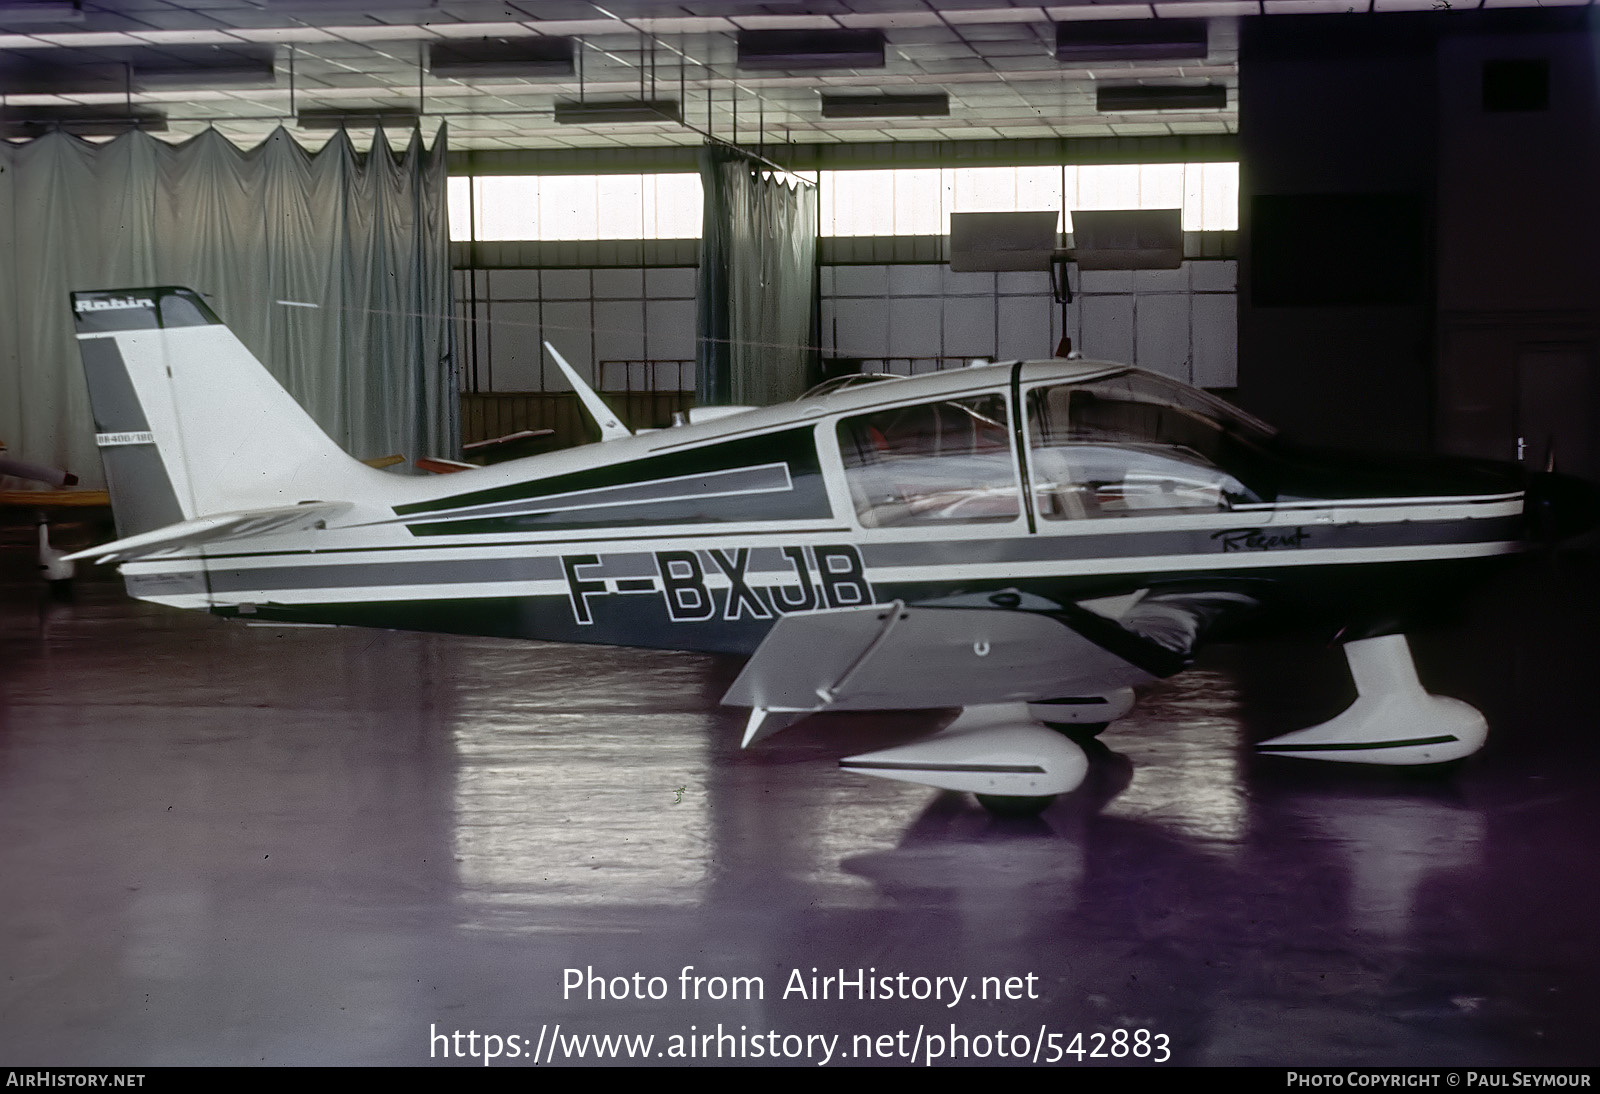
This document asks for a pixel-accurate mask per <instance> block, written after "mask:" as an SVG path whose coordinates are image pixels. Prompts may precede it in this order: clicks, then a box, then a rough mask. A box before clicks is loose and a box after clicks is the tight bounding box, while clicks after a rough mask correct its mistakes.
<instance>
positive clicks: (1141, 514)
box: [123, 361, 1524, 654]
mask: <svg viewBox="0 0 1600 1094" xmlns="http://www.w3.org/2000/svg"><path fill="white" fill-rule="evenodd" d="M1141 376H1142V374H1137V373H1131V372H1130V371H1129V370H1127V369H1125V368H1123V367H1121V366H1115V365H1102V364H1095V363H1089V362H1066V361H1057V362H1031V363H1014V364H1006V365H995V366H989V367H983V368H972V369H964V370H959V371H952V372H945V373H940V374H935V375H930V376H926V377H919V378H915V379H909V380H899V381H893V382H882V383H873V384H867V385H861V386H857V387H851V388H848V389H846V390H841V391H836V392H834V393H831V394H826V395H821V396H817V397H814V398H809V399H803V400H801V401H800V402H798V403H792V404H786V405H783V406H777V407H767V408H761V409H757V410H751V411H748V412H746V413H742V414H735V415H730V416H727V417H723V418H720V419H718V420H716V421H712V422H708V423H705V424H700V425H688V426H680V427H675V428H672V429H666V430H661V431H655V432H647V433H642V434H640V435H637V436H634V437H630V438H625V439H621V440H616V441H610V442H607V443H604V444H597V445H589V446H585V447H581V448H577V449H571V450H567V451H564V452H558V453H552V454H548V455H544V456H536V457H531V458H528V459H523V460H517V461H512V462H509V463H505V464H499V465H495V466H493V467H489V468H485V469H482V470H477V471H472V472H468V473H464V474H460V475H446V476H439V477H433V478H427V479H418V478H400V477H398V476H397V477H394V478H395V484H396V485H395V490H394V497H392V498H389V499H386V501H385V504H384V505H382V506H381V507H380V506H373V505H358V507H357V508H356V510H354V511H353V512H351V513H350V514H349V515H348V516H347V517H346V518H345V519H342V520H339V521H337V522H329V526H328V527H326V528H322V529H317V530H314V531H302V532H294V533H286V534H283V535H279V536H264V537H256V538H254V539H252V540H250V541H249V542H248V544H237V545H230V544H225V543H224V544H215V545H209V546H205V547H199V548H191V549H188V550H185V551H180V552H176V553H173V554H168V555H165V556H159V557H155V558H149V559H144V560H140V561H135V562H129V563H126V564H125V565H124V567H123V572H124V575H125V577H126V580H127V583H128V588H129V590H130V592H131V593H132V594H133V595H135V596H139V597H142V598H145V599H149V600H155V601H159V602H162V603H167V604H172V605H175V606H180V607H189V608H206V609H210V610H213V611H217V612H220V613H223V614H229V615H232V614H243V615H246V616H254V617H256V618H259V619H276V620H284V621H293V622H312V623H336V624H360V625H368V626H385V627H395V628H405V629H418V630H437V631H448V632H463V633H473V634H493V635H504V636H515V637H525V638H538V639H549V640H556V641H565V642H597V643H609V644H619V645H633V646H648V647H666V648H676V649H690V650H704V651H720V652H728V653H746V654H747V653H750V652H751V651H753V650H754V649H755V648H756V647H757V646H758V645H759V644H760V642H761V640H762V638H763V637H764V636H765V634H766V633H767V631H768V630H769V629H770V628H771V626H772V624H773V623H774V622H775V621H776V619H778V618H779V617H781V616H783V615H787V614H792V613H797V612H810V611H818V610H828V609H839V608H849V607H856V606H861V605H866V604H877V603H888V602H890V601H894V600H900V601H904V602H907V603H930V602H941V601H949V602H952V603H970V604H980V603H991V604H994V605H997V606H1021V607H1034V608H1048V607H1050V606H1053V605H1064V604H1070V603H1073V602H1081V601H1084V600H1090V599H1098V598H1108V597H1118V596H1122V595H1125V594H1133V593H1135V592H1137V591H1140V590H1150V589H1181V588H1184V587H1186V586H1188V585H1192V584H1195V583H1201V582H1203V583H1204V586H1205V587H1206V588H1207V589H1213V590H1214V589H1217V588H1219V587H1225V588H1236V589H1239V590H1241V591H1243V592H1245V593H1246V594H1248V595H1249V596H1251V597H1252V598H1253V599H1255V600H1256V601H1258V602H1259V603H1260V605H1261V606H1262V608H1263V609H1264V610H1263V611H1261V612H1258V613H1255V614H1254V616H1253V618H1254V619H1255V620H1256V621H1259V622H1260V623H1263V624H1267V623H1276V622H1281V621H1284V620H1289V619H1292V620H1294V621H1295V622H1296V623H1297V624H1299V625H1310V626H1322V625H1330V626H1333V627H1337V628H1347V629H1353V630H1356V631H1363V630H1365V631H1382V630H1385V629H1391V628H1392V627H1394V626H1395V625H1397V624H1398V622H1399V621H1400V618H1401V617H1403V616H1404V615H1406V614H1408V613H1409V612H1411V611H1413V610H1416V609H1418V608H1420V607H1422V606H1424V605H1425V604H1426V603H1427V601H1428V600H1429V599H1430V597H1432V596H1434V595H1435V594H1436V593H1437V592H1438V591H1439V590H1440V589H1449V588H1455V587H1458V585H1459V583H1460V581H1461V580H1463V579H1466V578H1469V577H1471V576H1472V574H1473V573H1474V572H1475V571H1478V570H1481V569H1483V568H1484V567H1485V566H1486V565H1487V564H1491V563H1493V562H1494V561H1495V560H1498V559H1504V558H1505V557H1506V556H1508V555H1511V554H1513V553H1515V552H1516V551H1518V550H1519V549H1520V547H1521V545H1522V542H1523V539H1524V531H1523V493H1522V486H1521V481H1520V476H1519V475H1518V474H1517V473H1516V471H1515V469H1512V468H1506V469H1497V468H1494V467H1492V466H1489V465H1482V464H1472V463H1468V462H1466V461H1442V460H1435V461H1413V462H1409V463H1408V462H1401V463H1388V464H1384V465H1376V464H1373V463H1371V462H1370V461H1369V462H1367V463H1362V462H1359V461H1353V460H1352V461H1344V462H1342V461H1343V459H1344V458H1342V457H1339V456H1333V455H1326V454H1321V453H1306V452H1302V451H1300V450H1297V449H1294V448H1293V447H1292V446H1288V445H1286V444H1284V443H1283V442H1281V441H1279V440H1278V439H1277V438H1276V437H1273V436H1271V435H1270V432H1260V433H1256V432H1252V431H1251V429H1246V428H1245V427H1244V426H1240V427H1239V429H1238V430H1235V431H1234V432H1233V433H1229V431H1228V429H1224V430H1223V431H1221V432H1219V433H1216V435H1215V436H1213V432H1215V431H1211V432H1205V431H1200V430H1199V427H1198V426H1197V425H1196V421H1197V420H1198V418H1203V417H1204V415H1205V413H1206V409H1207V408H1206V407H1205V406H1204V405H1202V404H1200V403H1198V402H1197V403H1196V404H1195V407H1194V408H1189V407H1178V406H1166V405H1160V406H1155V404H1152V403H1150V402H1149V401H1148V400H1150V399H1152V398H1155V396H1152V395H1150V394H1149V393H1148V392H1145V391H1144V390H1143V389H1139V390H1133V389H1128V390H1124V386H1125V385H1127V384H1128V383H1132V382H1134V381H1138V382H1139V383H1143V382H1144V381H1143V380H1142V379H1140V377H1141ZM1130 377H1131V378H1132V379H1129V378H1130ZM1152 382H1153V381H1152ZM1118 385H1124V386H1118ZM1169 386H1170V387H1171V388H1172V389H1173V390H1177V385H1169ZM1152 390H1156V389H1152ZM1161 390H1164V389H1161ZM1086 393H1087V394H1086ZM1201 398H1203V397H1201ZM1217 405H1218V406H1221V404H1217ZM1152 406H1155V409H1152ZM1219 413H1220V412H1219ZM1052 415H1054V417H1052ZM1240 421H1241V422H1244V423H1246V424H1247V425H1248V424H1249V423H1248V419H1245V418H1244V417H1243V416H1242V415H1241V416H1240ZM1231 428H1232V426H1229V429H1231ZM1145 434H1150V435H1149V436H1146V435H1145ZM1168 434H1171V436H1168ZM1175 455H1176V458H1175ZM1024 484H1027V486H1026V488H1025V487H1024ZM1318 494H1320V496H1317V495H1318ZM307 500H312V499H307Z"/></svg>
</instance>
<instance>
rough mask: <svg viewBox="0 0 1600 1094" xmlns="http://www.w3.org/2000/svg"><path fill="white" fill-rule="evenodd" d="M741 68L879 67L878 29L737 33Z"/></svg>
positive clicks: (881, 40) (879, 38)
mask: <svg viewBox="0 0 1600 1094" xmlns="http://www.w3.org/2000/svg"><path fill="white" fill-rule="evenodd" d="M739 67H740V68H741V69H747V70H748V69H792V68H882V67H883V31H881V30H741V31H740V32H739Z"/></svg>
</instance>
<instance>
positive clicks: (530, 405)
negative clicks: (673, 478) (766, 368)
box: [452, 136, 1237, 440]
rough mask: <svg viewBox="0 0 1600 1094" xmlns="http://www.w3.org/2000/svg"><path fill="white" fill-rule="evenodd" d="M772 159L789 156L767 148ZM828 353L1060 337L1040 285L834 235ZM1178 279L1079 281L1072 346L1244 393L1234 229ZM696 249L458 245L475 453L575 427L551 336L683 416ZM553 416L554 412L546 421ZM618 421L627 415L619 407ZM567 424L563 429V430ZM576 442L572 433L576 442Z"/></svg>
mask: <svg viewBox="0 0 1600 1094" xmlns="http://www.w3.org/2000/svg"><path fill="white" fill-rule="evenodd" d="M692 152H693V150H692V149H688V150H685V149H655V150H641V149H617V150H604V151H602V152H600V154H590V153H588V152H586V153H585V154H584V155H582V156H577V155H564V154H561V153H551V152H530V153H526V154H517V153H481V152H475V153H465V154H462V155H461V156H460V157H459V158H458V159H457V161H456V162H455V163H454V164H453V165H452V170H453V171H455V172H457V173H459V174H467V173H473V174H494V173H519V172H525V173H547V172H548V173H562V172H594V171H603V170H614V171H618V172H623V173H626V172H639V171H652V170H656V171H659V170H673V169H679V170H681V169H683V168H684V167H685V166H686V165H688V164H691V163H692V162H693V160H692ZM771 154H773V155H780V154H779V153H777V152H772V153H771ZM1235 154H1236V153H1235V147H1234V144H1233V142H1232V140H1231V138H1225V139H1220V140H1219V139H1217V138H1216V137H1214V136H1213V137H1207V138H1165V139H1156V138H1127V139H1121V140H1095V141H1076V142H1067V141H998V142H994V141H968V142H945V143H938V142H906V143H903V144H900V145H895V146H877V145H842V146H816V147H812V146H793V147H791V148H789V149H786V150H784V152H783V153H781V158H782V159H783V160H784V162H789V161H791V160H793V161H795V162H796V163H797V165H800V166H808V167H825V168H834V167H847V166H850V165H860V166H865V165H869V164H870V165H872V166H876V167H926V166H950V165H953V164H959V165H965V166H974V165H982V166H992V165H1023V164H1037V163H1052V162H1083V163H1117V162H1168V161H1173V160H1179V161H1196V160H1230V159H1232V158H1233V156H1234V155H1235ZM821 243H822V246H821V248H820V256H821V258H820V271H819V278H818V287H817V291H818V297H819V301H820V305H821V315H820V325H819V340H820V345H821V348H822V353H823V355H824V357H825V358H845V359H852V360H859V361H861V362H862V367H863V368H865V369H866V370H867V371H891V372H904V373H909V372H922V371H928V370H931V369H934V368H938V367H941V366H949V365H952V364H956V363H958V362H964V361H966V360H970V359H971V358H973V357H996V358H1014V357H1043V356H1048V355H1050V354H1051V353H1052V352H1053V351H1054V349H1055V347H1056V344H1057V342H1058V340H1059V338H1060V336H1061V333H1062V331H1061V309H1060V306H1059V305H1058V304H1056V303H1055V302H1054V301H1053V300H1052V297H1051V290H1050V284H1049V279H1048V276H1047V275H1046V274H1043V273H1038V274H1031V273H1002V274H957V273H952V272H951V271H950V270H949V267H948V265H947V263H946V254H945V240H944V238H943V237H938V236H896V237H837V238H832V237H824V239H823V240H822V241H821ZM1185 249H1186V253H1187V254H1188V255H1190V256H1191V257H1190V260H1189V261H1186V262H1185V263H1184V265H1183V267H1182V268H1181V269H1179V270H1162V271H1139V272H1137V273H1134V272H1102V273H1090V274H1088V275H1086V276H1085V277H1080V276H1079V275H1078V274H1077V272H1076V270H1074V271H1073V275H1072V286H1073V290H1074V293H1075V295H1076V296H1077V299H1076V301H1075V302H1074V304H1073V305H1072V307H1071V308H1070V310H1069V316H1068V333H1069V334H1070V335H1071V337H1072V339H1073V344H1074V346H1075V347H1076V348H1077V349H1079V350H1080V351H1082V352H1083V353H1084V354H1085V355H1086V356H1090V357H1102V358H1107V359H1111V360H1118V361H1131V362H1134V363H1137V364H1140V365H1141V366H1143V367H1147V368H1152V369H1154V370H1156V371H1160V372H1163V373H1165V374H1167V375H1170V376H1173V377H1176V378H1178V379H1182V380H1185V381H1188V382H1193V383H1197V384H1200V385H1202V386H1206V387H1211V388H1219V389H1224V390H1227V389H1231V388H1232V387H1233V386H1234V384H1235V382H1236V381H1235V345H1236V334H1235V312H1236V308H1235V303H1234V291H1235V282H1236V280H1237V263H1236V262H1235V261H1234V260H1233V255H1234V252H1235V233H1233V232H1231V231H1227V232H1191V233H1188V235H1187V237H1186V243H1185ZM696 259H697V246H696V243H695V241H693V240H670V239H663V240H595V241H572V242H550V241H521V242H499V243H494V242H487V243H486V242H478V243H470V244H468V243H457V244H456V245H455V265H456V268H457V291H456V298H457V301H458V309H459V312H460V314H461V316H462V318H463V322H462V326H461V330H460V339H459V342H458V344H459V345H460V346H461V347H462V362H461V370H460V371H461V376H462V383H463V432H464V436H465V437H466V439H467V440H473V439H481V437H482V436H492V435H497V434H498V433H504V432H511V431H514V430H516V429H522V428H530V427H535V428H536V427H539V426H540V425H551V426H553V427H555V428H557V429H558V431H559V432H563V433H566V432H569V431H570V430H571V429H574V428H578V429H581V428H582V426H581V419H579V418H577V417H576V416H574V415H571V414H569V408H566V407H564V406H562V405H561V404H560V402H559V400H552V399H551V398H548V397H538V398H536V397H534V396H536V395H541V394H542V393H560V392H565V391H566V390H567V385H566V384H565V382H564V380H563V379H562V378H561V376H560V374H559V372H558V371H557V370H555V369H554V368H553V367H552V366H550V365H549V364H548V363H547V362H544V361H543V360H542V352H541V349H540V342H541V341H542V340H543V339H546V338H548V339H550V340H551V341H552V342H553V343H554V344H556V345H557V347H558V348H560V349H561V350H562V352H563V354H565V355H566V356H567V357H568V359H569V360H571V361H572V362H573V363H574V364H575V365H577V366H578V367H579V368H580V369H583V370H585V371H587V372H589V373H590V374H591V375H595V376H596V378H597V381H598V383H599V386H600V387H601V388H602V389H605V390H608V391H620V392H647V391H655V392H657V393H659V394H660V395H661V396H662V397H660V398H654V399H642V398H641V399H637V400H634V401H633V402H632V403H631V404H630V405H631V406H633V407H634V408H635V411H636V415H635V416H634V417H633V418H632V419H631V420H633V421H634V424H652V423H651V421H646V420H640V419H639V417H638V415H648V416H653V419H654V420H655V421H654V424H661V423H662V421H664V420H665V419H666V418H670V415H671V411H672V410H674V409H677V408H679V407H680V406H682V405H688V397H687V396H684V397H682V398H672V397H667V396H668V395H671V394H673V393H676V392H679V391H684V390H692V388H693V386H694V378H693V371H692V364H691V362H692V359H693V357H694V319H695V309H694V273H695V271H694V264H695V262H696ZM541 416H543V417H541ZM624 416H625V417H626V416H628V415H627V414H626V412H624ZM557 419H559V420H557ZM574 439H576V438H574Z"/></svg>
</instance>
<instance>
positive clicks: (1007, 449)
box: [839, 394, 1020, 528]
mask: <svg viewBox="0 0 1600 1094" xmlns="http://www.w3.org/2000/svg"><path fill="white" fill-rule="evenodd" d="M1009 421H1010V418H1009V416H1008V415H1007V413H1006V401H1005V397H1004V396H1003V395H999V394H993V395H982V396H977V397H975V398H969V399H951V400H946V401H944V402H938V403H924V404H922V405H920V406H909V407H896V408H895V409H893V410H881V411H878V412H877V413H874V414H862V415H859V416H857V417H854V418H846V419H844V420H843V421H841V422H840V423H839V450H840V452H841V453H842V454H843V456H844V466H845V479H846V481H848V482H849V484H850V496H851V497H852V498H853V499H854V501H855V508H856V515H857V517H858V519H859V520H860V522H861V524H862V525H863V526H865V527H868V528H893V527H900V526H903V525H908V524H986V523H1007V522H1010V521H1013V520H1016V519H1017V517H1018V516H1019V515H1020V507H1019V505H1018V497H1017V476H1016V469H1015V465H1014V462H1013V460H1012V456H1011V437H1010V426H1009V424H1008V423H1009Z"/></svg>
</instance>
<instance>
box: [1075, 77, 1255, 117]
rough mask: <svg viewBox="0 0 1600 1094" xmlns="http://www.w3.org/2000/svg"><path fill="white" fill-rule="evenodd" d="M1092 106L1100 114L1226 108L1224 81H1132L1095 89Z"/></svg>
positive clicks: (1226, 92)
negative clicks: (1176, 82)
mask: <svg viewBox="0 0 1600 1094" xmlns="http://www.w3.org/2000/svg"><path fill="white" fill-rule="evenodd" d="M1094 106H1095V109H1096V110H1098V111H1100V112H1101V113H1103V114H1118V113H1123V112H1126V111H1130V110H1226V109H1227V108H1228V88H1227V86H1226V85H1225V84H1200V85H1197V86H1196V85H1188V86H1186V85H1183V84H1166V85H1163V84H1132V85H1127V86H1123V87H1097V88H1095V89H1094Z"/></svg>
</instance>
